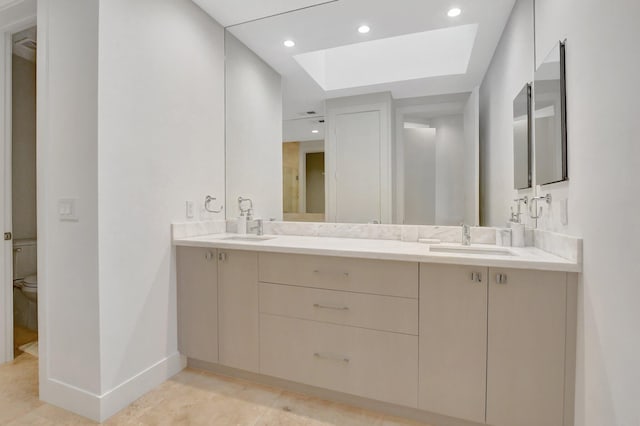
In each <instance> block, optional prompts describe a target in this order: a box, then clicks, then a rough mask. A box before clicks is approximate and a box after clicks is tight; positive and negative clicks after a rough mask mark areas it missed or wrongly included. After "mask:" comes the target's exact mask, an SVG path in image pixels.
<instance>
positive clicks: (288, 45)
mask: <svg viewBox="0 0 640 426" xmlns="http://www.w3.org/2000/svg"><path fill="white" fill-rule="evenodd" d="M284 45H285V46H286V47H293V46H295V45H296V42H295V41H293V40H285V41H284Z"/></svg>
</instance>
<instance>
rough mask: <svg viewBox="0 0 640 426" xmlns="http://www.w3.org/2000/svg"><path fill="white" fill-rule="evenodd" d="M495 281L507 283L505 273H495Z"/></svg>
mask: <svg viewBox="0 0 640 426" xmlns="http://www.w3.org/2000/svg"><path fill="white" fill-rule="evenodd" d="M496 283H497V284H506V283H507V275H506V274H496Z"/></svg>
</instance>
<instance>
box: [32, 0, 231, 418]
mask: <svg viewBox="0 0 640 426" xmlns="http://www.w3.org/2000/svg"><path fill="white" fill-rule="evenodd" d="M38 27H39V34H38V41H39V50H38V54H39V58H38V66H39V68H38V78H39V92H38V96H39V98H38V108H39V111H38V119H39V126H38V144H39V146H38V160H39V162H40V163H39V166H38V167H39V169H38V184H39V188H38V191H39V192H38V194H39V198H38V201H39V206H41V209H40V211H39V214H38V220H39V223H38V225H39V231H40V232H39V237H40V247H39V248H40V252H39V268H40V271H39V274H40V276H39V286H40V288H39V291H40V293H39V297H41V299H40V301H41V303H39V307H40V318H41V319H42V318H44V320H45V321H42V322H41V325H42V324H44V327H43V328H44V329H43V328H41V332H42V334H41V340H40V341H41V355H42V358H41V363H40V372H41V380H40V385H41V394H40V396H41V398H42V399H43V400H45V401H47V402H51V403H53V404H56V405H60V406H62V407H64V408H67V409H70V410H72V411H75V412H78V413H80V414H83V415H85V416H88V417H90V418H92V419H95V420H102V419H104V418H106V417H108V416H109V415H111V414H113V413H114V412H115V411H117V410H118V409H120V408H122V407H124V406H126V405H127V404H129V403H131V402H132V401H133V400H135V399H136V398H138V397H139V396H140V395H141V394H143V393H144V392H147V391H148V390H150V389H151V388H152V387H154V386H155V385H157V384H159V383H160V382H162V381H164V380H165V379H166V378H167V377H168V376H170V375H171V374H173V373H175V372H177V371H179V369H180V368H181V366H182V360H181V358H180V356H179V354H178V353H177V331H176V283H175V270H174V267H173V265H174V260H173V259H174V251H173V249H172V247H171V236H170V223H171V222H172V221H184V220H185V201H186V200H193V201H195V202H196V206H198V207H197V208H196V215H197V216H196V219H198V218H200V219H203V218H210V217H212V216H211V215H209V214H205V213H201V212H200V208H201V207H202V203H203V201H204V197H205V195H206V194H211V195H214V196H217V197H218V198H219V199H224V41H223V29H222V27H220V26H219V25H218V24H216V23H215V22H214V21H213V20H211V18H209V17H208V15H206V14H205V13H204V12H203V11H202V10H200V9H199V8H198V7H197V6H195V5H194V4H193V3H192V2H191V1H189V0H162V1H158V0H153V1H152V0H135V1H131V0H126V1H125V0H109V1H103V2H99V1H98V0H83V1H78V0H75V1H74V0H55V1H53V0H40V2H39V4H38ZM59 198H77V200H78V215H79V221H78V222H60V221H59V220H58V217H57V202H58V199H59ZM218 217H220V218H222V217H223V214H220V215H218Z"/></svg>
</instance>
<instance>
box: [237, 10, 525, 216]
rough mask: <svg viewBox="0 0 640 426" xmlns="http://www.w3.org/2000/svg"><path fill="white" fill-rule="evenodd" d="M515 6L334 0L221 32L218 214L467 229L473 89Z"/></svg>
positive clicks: (474, 186)
mask: <svg viewBox="0 0 640 426" xmlns="http://www.w3.org/2000/svg"><path fill="white" fill-rule="evenodd" d="M513 4H514V0H462V1H459V2H458V3H457V4H456V6H458V7H459V8H460V9H461V10H462V13H461V14H459V15H456V13H449V12H450V8H451V3H450V2H449V1H448V0H447V1H445V0H431V1H424V0H402V1H399V2H393V3H391V2H372V1H370V0H348V1H347V0H341V1H336V2H330V3H326V4H322V5H318V6H315V7H309V8H305V9H302V10H297V11H294V12H290V13H285V14H280V15H276V16H272V17H268V18H265V19H259V20H255V21H251V22H248V23H244V24H239V25H234V26H231V27H228V28H227V29H226V34H225V44H226V58H227V60H226V76H227V83H226V99H227V101H226V116H227V118H226V120H227V129H226V135H227V136H226V156H227V158H226V162H227V188H226V192H227V202H226V205H227V215H228V217H229V218H234V217H236V216H237V215H238V214H239V211H238V207H237V199H238V197H239V196H242V197H249V198H251V199H252V200H253V204H254V209H255V212H256V215H259V216H261V217H263V218H265V219H271V218H273V219H276V220H282V219H284V220H292V221H313V222H323V221H328V222H343V223H399V224H403V223H404V224H430V225H458V224H460V222H465V223H469V224H476V225H477V224H478V222H479V219H478V216H479V194H478V191H479V189H478V188H479V182H478V179H479V177H478V176H479V170H478V169H479V164H478V163H479V160H478V155H479V154H478V152H479V147H478V144H479V142H478V139H479V129H478V126H479V119H478V114H479V111H478V109H479V101H478V91H477V88H478V87H479V85H480V84H481V79H482V78H483V76H484V73H485V71H486V69H487V67H488V65H489V63H490V61H491V58H492V56H493V53H494V51H495V47H496V45H497V43H498V41H499V39H500V36H501V34H502V31H503V29H504V26H505V24H506V22H507V19H508V17H509V14H510V12H511V9H512V7H513ZM390 5H391V7H390ZM449 15H452V16H449Z"/></svg>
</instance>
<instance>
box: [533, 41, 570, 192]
mask: <svg viewBox="0 0 640 426" xmlns="http://www.w3.org/2000/svg"><path fill="white" fill-rule="evenodd" d="M566 103H567V102H566V81H565V43H564V42H560V43H558V44H557V45H556V46H555V47H554V48H553V50H551V52H549V54H548V55H547V57H546V58H545V59H544V61H543V62H542V64H541V65H540V66H539V67H538V69H537V70H536V72H535V83H534V105H535V147H536V148H535V151H536V183H537V184H538V185H545V184H549V183H554V182H561V181H564V180H567V179H568V178H569V173H568V170H567V113H566Z"/></svg>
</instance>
